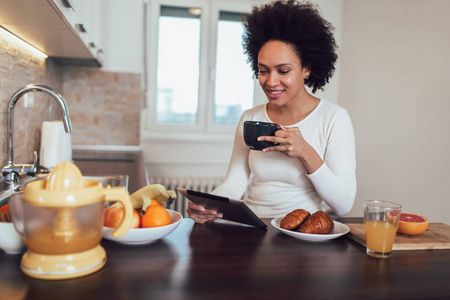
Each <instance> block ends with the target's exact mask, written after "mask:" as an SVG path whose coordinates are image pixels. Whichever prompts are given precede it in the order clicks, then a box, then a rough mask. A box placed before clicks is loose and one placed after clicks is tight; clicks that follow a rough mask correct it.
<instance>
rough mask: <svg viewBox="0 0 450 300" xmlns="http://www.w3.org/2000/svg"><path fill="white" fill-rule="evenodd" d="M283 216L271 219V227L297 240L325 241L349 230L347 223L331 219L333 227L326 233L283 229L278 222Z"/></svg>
mask: <svg viewBox="0 0 450 300" xmlns="http://www.w3.org/2000/svg"><path fill="white" fill-rule="evenodd" d="M282 219H283V217H278V218H275V219H273V220H272V221H271V222H270V224H272V226H273V227H275V228H276V229H278V230H279V231H281V232H282V233H284V234H287V235H289V236H292V237H294V238H296V239H299V240H304V241H309V242H325V241H328V240H332V239H335V238H338V237H340V236H343V235H344V234H347V233H348V232H349V231H350V228H348V226H347V225H345V224H342V223H339V222H336V221H333V222H334V228H333V230H332V231H331V233H328V234H311V233H301V232H298V231H291V230H287V229H283V228H281V227H280V223H281V220H282Z"/></svg>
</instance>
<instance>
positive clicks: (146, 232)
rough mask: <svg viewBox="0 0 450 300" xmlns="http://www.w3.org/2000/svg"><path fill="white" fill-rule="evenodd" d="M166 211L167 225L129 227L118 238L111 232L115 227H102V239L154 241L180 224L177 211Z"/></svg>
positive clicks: (131, 243)
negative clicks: (168, 221) (168, 220)
mask: <svg viewBox="0 0 450 300" xmlns="http://www.w3.org/2000/svg"><path fill="white" fill-rule="evenodd" d="M167 211H168V212H169V215H170V224H169V225H166V226H160V227H152V228H135V229H129V230H128V231H127V233H126V234H125V235H124V236H122V237H120V238H115V237H113V236H112V232H113V231H114V230H115V228H111V227H103V230H102V236H103V238H104V239H107V240H110V241H114V242H117V243H121V244H126V245H145V244H150V243H153V242H156V241H157V240H159V239H161V238H163V237H165V236H166V235H168V234H169V233H171V232H172V231H174V230H175V228H177V227H178V225H180V223H181V220H182V219H183V217H182V216H181V214H180V213H179V212H176V211H174V210H171V209H168V210H167Z"/></svg>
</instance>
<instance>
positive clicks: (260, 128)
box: [244, 121, 281, 150]
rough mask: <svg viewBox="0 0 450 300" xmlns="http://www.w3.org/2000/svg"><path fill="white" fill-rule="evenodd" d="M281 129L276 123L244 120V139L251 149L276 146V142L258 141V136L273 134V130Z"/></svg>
mask: <svg viewBox="0 0 450 300" xmlns="http://www.w3.org/2000/svg"><path fill="white" fill-rule="evenodd" d="M279 129H281V127H280V126H279V125H278V124H275V123H269V122H260V121H244V141H245V144H247V146H248V147H249V148H250V149H252V150H262V149H264V148H267V147H271V146H276V145H278V144H277V143H273V142H267V141H262V142H258V140H257V139H258V137H260V136H271V135H275V131H277V130H279Z"/></svg>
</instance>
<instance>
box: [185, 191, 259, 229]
mask: <svg viewBox="0 0 450 300" xmlns="http://www.w3.org/2000/svg"><path fill="white" fill-rule="evenodd" d="M177 190H178V191H179V192H180V193H181V194H182V195H184V196H185V197H186V198H188V199H189V200H191V201H192V202H194V203H195V204H198V205H202V206H204V207H206V208H209V209H215V210H217V211H219V212H220V213H222V214H223V219H224V220H228V221H233V222H237V223H242V224H247V225H252V226H256V227H261V228H267V225H266V224H264V222H263V221H262V220H261V219H260V218H258V216H257V215H255V213H254V212H253V211H252V210H251V209H250V208H249V207H248V206H247V205H246V204H245V203H244V201H242V200H235V199H230V198H226V197H221V196H216V195H212V194H208V193H202V192H197V191H193V190H188V189H183V188H177Z"/></svg>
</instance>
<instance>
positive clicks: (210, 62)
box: [141, 0, 261, 141]
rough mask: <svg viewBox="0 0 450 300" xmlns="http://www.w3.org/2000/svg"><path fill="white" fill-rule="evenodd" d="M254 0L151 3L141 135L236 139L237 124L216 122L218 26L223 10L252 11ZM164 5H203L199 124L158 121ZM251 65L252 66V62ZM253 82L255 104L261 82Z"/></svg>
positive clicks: (164, 0)
mask: <svg viewBox="0 0 450 300" xmlns="http://www.w3.org/2000/svg"><path fill="white" fill-rule="evenodd" d="M256 2H258V1H256ZM259 2H261V1H259ZM254 3H255V1H254V0H253V1H252V0H151V2H150V5H149V6H148V18H147V19H148V24H147V26H148V27H147V49H148V50H147V52H148V53H147V64H148V79H147V80H148V82H147V86H148V91H147V95H145V98H146V99H145V100H144V101H146V107H145V108H143V110H142V114H141V129H142V130H141V139H143V140H154V139H158V140H186V141H208V140H209V141H225V140H226V141H230V139H233V137H234V132H235V129H236V125H237V124H236V125H217V124H215V122H214V94H215V93H214V89H215V78H214V77H215V66H216V64H215V62H216V54H217V53H216V52H217V51H216V50H217V49H216V43H217V26H218V21H219V18H220V11H227V12H235V13H246V12H250V11H251V7H252V5H253V4H254ZM161 5H165V6H177V7H199V8H201V9H202V15H201V17H200V20H201V25H200V30H201V33H200V61H199V63H200V70H199V74H200V76H199V98H198V111H197V123H196V124H159V123H157V122H156V112H157V111H156V99H157V67H158V40H159V37H158V31H159V28H158V25H159V14H160V6H161ZM248 67H249V68H250V65H249V66H248ZM144 80H145V79H144ZM253 84H254V97H253V103H254V104H253V105H257V104H258V103H257V101H256V99H258V97H259V96H258V92H257V91H258V89H259V83H258V81H257V80H255V79H253ZM208 100H210V101H208Z"/></svg>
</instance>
